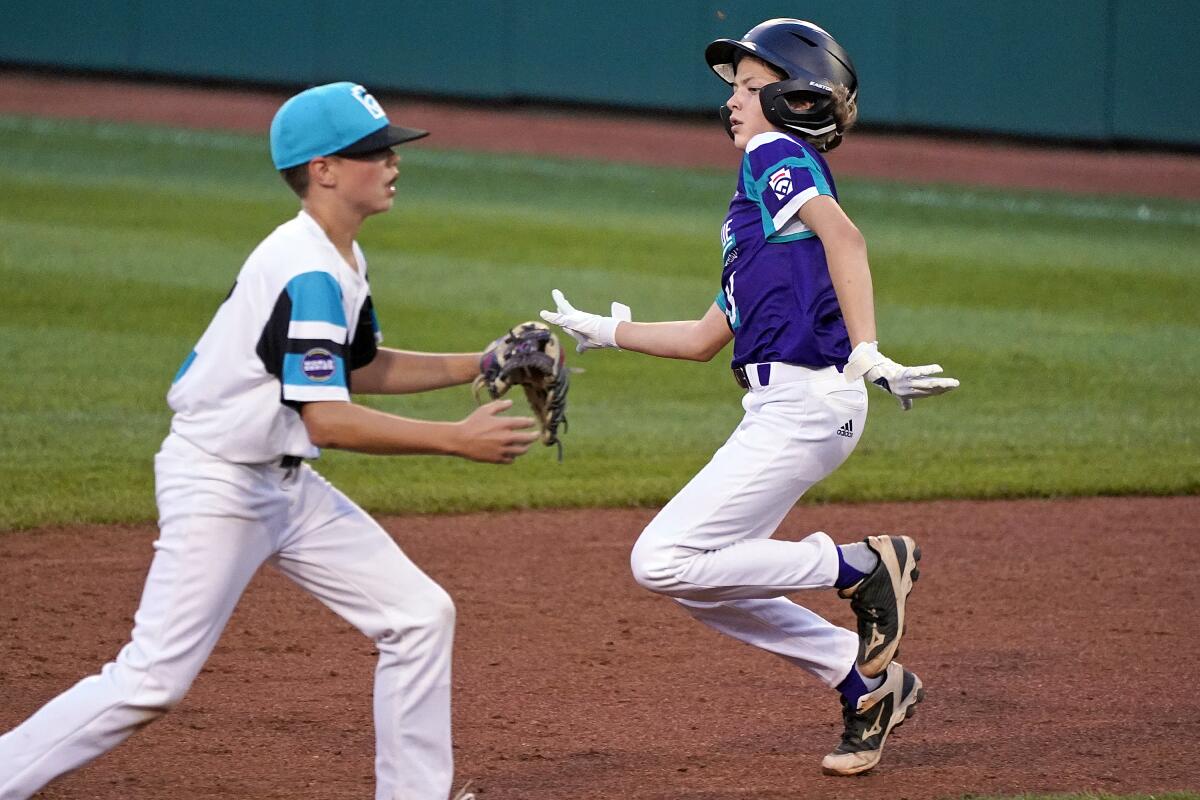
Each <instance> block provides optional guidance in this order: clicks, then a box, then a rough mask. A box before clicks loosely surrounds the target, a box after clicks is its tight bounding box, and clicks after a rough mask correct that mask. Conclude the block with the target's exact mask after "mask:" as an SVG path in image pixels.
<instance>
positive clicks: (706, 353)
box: [689, 342, 725, 361]
mask: <svg viewBox="0 0 1200 800" xmlns="http://www.w3.org/2000/svg"><path fill="white" fill-rule="evenodd" d="M724 347H725V343H724V342H698V343H697V345H696V349H695V350H693V351H692V353H691V355H690V356H689V358H690V359H691V360H692V361H712V360H713V358H715V357H716V355H717V353H719V352H721V350H722V348H724Z"/></svg>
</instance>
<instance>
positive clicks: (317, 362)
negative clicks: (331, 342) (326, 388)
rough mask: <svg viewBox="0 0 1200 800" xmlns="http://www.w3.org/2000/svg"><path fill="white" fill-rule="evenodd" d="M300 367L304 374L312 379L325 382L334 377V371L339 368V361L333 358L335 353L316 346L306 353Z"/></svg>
mask: <svg viewBox="0 0 1200 800" xmlns="http://www.w3.org/2000/svg"><path fill="white" fill-rule="evenodd" d="M300 369H301V370H303V371H304V376H305V377H306V378H308V379H309V380H310V381H317V382H318V383H324V382H325V381H327V380H329V379H330V378H332V377H333V373H334V371H335V370H336V369H337V362H336V361H334V359H333V353H331V352H329V351H328V350H323V349H322V348H320V347H314V348H313V349H312V350H309V351H308V352H307V353H305V354H304V360H303V361H302V362H301V363H300Z"/></svg>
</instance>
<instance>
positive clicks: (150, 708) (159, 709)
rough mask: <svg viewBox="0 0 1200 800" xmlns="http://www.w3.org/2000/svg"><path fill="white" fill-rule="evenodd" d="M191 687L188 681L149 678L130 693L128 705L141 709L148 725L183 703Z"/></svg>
mask: <svg viewBox="0 0 1200 800" xmlns="http://www.w3.org/2000/svg"><path fill="white" fill-rule="evenodd" d="M191 686H192V682H191V681H188V680H181V679H162V678H157V679H156V678H152V677H147V679H146V680H145V681H144V682H142V683H141V685H139V686H138V687H137V689H136V690H135V691H133V692H132V693H130V695H129V697H128V698H127V705H129V706H130V707H131V708H136V709H139V710H140V711H141V712H142V713H143V714H144V715H145V717H146V722H147V723H149V722H153V721H154V720H155V719H158V718H159V717H161V716H162V715H164V714H166V713H167V712H168V711H170V710H171V709H173V708H175V706H177V705H179V704H180V703H181V702H183V698H184V696H186V695H187V693H188V689H190V688H191Z"/></svg>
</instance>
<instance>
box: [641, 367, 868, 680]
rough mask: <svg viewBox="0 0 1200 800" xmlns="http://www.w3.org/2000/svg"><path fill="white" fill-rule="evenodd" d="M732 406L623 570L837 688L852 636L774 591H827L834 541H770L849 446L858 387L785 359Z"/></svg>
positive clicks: (831, 372)
mask: <svg viewBox="0 0 1200 800" xmlns="http://www.w3.org/2000/svg"><path fill="white" fill-rule="evenodd" d="M777 371H778V370H777ZM748 372H750V373H751V374H752V375H753V374H755V371H754V370H748ZM742 407H743V408H744V409H745V411H746V414H745V416H744V417H743V418H742V421H741V423H740V424H739V425H738V427H737V428H736V429H735V430H734V432H733V434H732V435H731V436H730V437H729V439H728V440H727V441H726V442H725V444H724V445H722V446H721V448H720V449H719V450H718V451H717V452H716V453H715V454H714V455H713V457H712V460H711V461H709V462H708V464H707V465H706V466H705V467H704V468H703V469H701V470H700V472H699V473H697V474H696V476H695V477H694V478H692V480H691V481H690V482H689V483H688V484H687V485H686V486H685V487H683V489H681V490H680V492H679V494H677V495H675V497H674V498H672V500H671V501H670V502H669V503H667V505H666V506H664V507H663V509H662V511H660V512H659V514H658V516H656V517H655V518H654V519H653V520H652V521H651V522H650V524H649V525H648V526H647V527H646V529H645V530H644V531H642V535H641V536H640V537H639V538H638V540H637V543H636V544H635V545H634V547H633V553H632V555H631V558H630V561H631V566H632V568H633V575H634V578H635V579H636V580H637V582H638V583H640V584H641V585H642V586H644V587H646V588H647V589H650V590H651V591H654V592H659V593H661V594H665V595H668V596H670V597H673V598H675V599H676V600H677V601H678V602H679V603H680V605H681V606H682V607H683V608H684V609H685V610H686V611H687V612H688V613H689V614H691V615H692V616H694V617H695V618H696V619H698V620H700V621H701V622H703V623H705V624H706V625H708V626H710V627H712V628H715V629H716V630H718V631H721V632H722V633H725V634H727V635H729V636H732V637H733V638H735V639H738V640H740V641H743V642H746V643H748V644H752V645H754V646H756V647H760V648H762V649H764V650H767V651H770V652H772V653H775V654H777V655H779V656H782V657H783V658H784V659H786V660H787V661H790V662H791V663H793V664H795V665H797V666H799V667H801V668H803V669H805V670H807V671H808V672H810V673H812V674H813V675H815V676H817V677H818V678H819V679H820V680H822V681H823V682H824V683H825V684H827V685H828V686H836V685H837V684H838V683H840V682H841V681H842V679H844V678H845V677H846V674H847V673H848V672H849V671H850V668H851V667H852V666H853V664H854V661H855V657H856V656H857V653H858V635H857V634H856V633H854V632H852V631H848V630H846V629H844V628H840V627H838V626H836V625H834V624H832V623H830V622H828V621H827V620H825V619H824V618H822V617H820V616H818V615H817V614H815V613H813V612H812V611H809V610H808V609H806V608H804V607H802V606H800V605H797V604H796V603H794V602H792V601H791V600H788V599H787V598H786V597H784V596H783V595H786V594H789V593H791V592H797V591H800V590H803V589H817V588H826V587H832V586H833V584H834V581H835V580H836V578H837V574H838V556H837V547H836V545H834V543H833V540H832V539H830V538H829V536H827V535H826V534H824V533H821V532H817V533H814V534H812V535H811V536H809V537H807V538H805V539H804V540H803V541H799V542H784V541H779V540H776V539H772V538H770V537H771V535H772V534H773V533H774V532H775V529H776V528H777V527H778V526H779V523H780V522H782V521H783V518H784V516H785V515H786V514H787V513H788V511H789V510H791V508H792V506H793V505H795V503H796V501H797V500H799V499H800V496H801V495H802V494H804V492H805V491H807V490H808V488H809V487H810V486H812V485H813V484H815V483H817V482H818V481H820V480H821V479H822V478H824V477H825V476H827V475H829V474H830V473H831V472H833V471H834V470H835V469H837V468H838V467H839V466H841V464H842V462H844V461H845V460H846V458H847V457H849V455H850V453H851V452H853V451H854V446H855V444H857V442H858V438H859V436H860V435H861V434H862V430H863V427H864V425H865V423H866V419H867V394H866V389H865V387H864V384H863V382H862V381H861V380H859V381H856V382H853V383H850V382H847V381H846V379H845V377H844V376H842V374H841V373H839V372H838V371H837V370H836V369H835V368H833V367H828V368H826V369H823V370H804V369H803V368H799V367H790V368H789V372H788V375H787V382H783V383H778V384H773V385H767V386H758V385H757V381H754V382H753V383H752V387H751V389H750V390H749V391H748V392H747V393H746V395H745V397H743V399H742Z"/></svg>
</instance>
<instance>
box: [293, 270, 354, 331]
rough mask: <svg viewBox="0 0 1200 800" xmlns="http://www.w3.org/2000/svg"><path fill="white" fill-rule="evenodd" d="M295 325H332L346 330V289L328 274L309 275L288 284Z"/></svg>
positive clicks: (299, 277)
mask: <svg viewBox="0 0 1200 800" xmlns="http://www.w3.org/2000/svg"><path fill="white" fill-rule="evenodd" d="M287 293H288V297H289V298H291V301H292V321H293V322H328V323H330V324H331V325H340V326H342V327H343V328H344V327H346V312H345V311H343V310H342V287H341V286H339V285H338V282H337V280H336V279H335V278H334V277H333V276H332V275H330V274H329V273H328V272H305V273H304V274H302V275H297V276H296V277H294V278H292V279H291V280H290V281H288V284H287Z"/></svg>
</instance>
